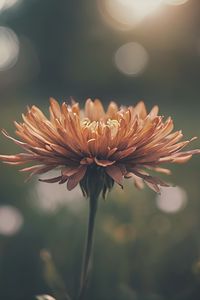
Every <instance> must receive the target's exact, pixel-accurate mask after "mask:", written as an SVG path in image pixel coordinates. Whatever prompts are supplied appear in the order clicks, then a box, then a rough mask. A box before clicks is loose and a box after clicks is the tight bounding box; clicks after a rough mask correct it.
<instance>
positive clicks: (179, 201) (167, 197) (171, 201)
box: [156, 186, 187, 213]
mask: <svg viewBox="0 0 200 300" xmlns="http://www.w3.org/2000/svg"><path fill="white" fill-rule="evenodd" d="M156 203H157V206H158V208H159V209H160V210H161V211H163V212H166V213H176V212H178V211H180V210H181V209H183V208H184V207H185V206H186V204H187V194H186V192H185V190H184V189H182V188H180V187H178V186H177V187H162V188H161V194H160V195H157V197H156Z"/></svg>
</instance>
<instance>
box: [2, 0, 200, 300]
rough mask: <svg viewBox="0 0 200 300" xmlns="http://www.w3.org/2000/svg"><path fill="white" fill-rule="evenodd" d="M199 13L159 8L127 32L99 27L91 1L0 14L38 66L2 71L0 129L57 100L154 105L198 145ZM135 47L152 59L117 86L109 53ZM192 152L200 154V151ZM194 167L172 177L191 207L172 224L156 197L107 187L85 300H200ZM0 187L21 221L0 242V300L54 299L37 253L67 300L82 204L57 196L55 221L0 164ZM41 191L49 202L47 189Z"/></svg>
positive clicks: (119, 77)
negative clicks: (45, 256) (49, 264)
mask: <svg viewBox="0 0 200 300" xmlns="http://www.w3.org/2000/svg"><path fill="white" fill-rule="evenodd" d="M199 9H200V3H199V1H197V0H196V1H195V0H190V1H189V2H188V3H187V5H185V6H184V5H183V6H180V7H167V8H166V9H165V11H163V12H160V15H159V14H158V15H157V16H155V17H154V18H153V17H152V18H151V19H147V20H146V21H145V22H143V23H142V24H141V25H140V26H138V27H137V28H135V29H134V30H130V31H127V32H122V31H118V30H115V29H113V28H111V27H109V26H108V25H107V24H105V23H104V22H103V20H102V18H101V17H100V14H99V12H98V9H97V3H96V1H93V0H86V1H80V2H79V3H77V2H76V1H65V0H59V1H53V0H48V1H47V0H46V1H45V0H43V1H39V0H35V1H33V0H32V1H31V0H29V1H23V2H22V3H21V4H20V5H19V6H16V7H13V8H11V9H10V10H6V11H3V12H0V25H1V26H8V27H10V28H12V29H13V30H14V32H15V33H16V34H17V36H18V37H19V40H20V42H21V43H22V45H25V46H26V45H30V42H31V43H32V44H31V45H32V46H33V49H34V51H35V52H36V54H37V59H38V60H37V61H38V62H39V70H38V71H37V72H36V73H34V76H33V73H32V69H31V68H24V67H23V66H24V65H23V64H22V65H18V62H17V64H16V66H14V67H13V68H11V69H9V70H6V71H4V72H2V71H0V96H1V97H0V102H1V109H0V127H4V128H6V129H7V130H8V131H9V132H13V124H12V121H13V120H15V119H18V120H19V119H20V114H21V112H22V111H24V110H25V106H26V105H31V104H37V105H40V106H41V107H43V108H44V109H45V110H46V111H47V106H48V101H47V99H48V97H49V96H54V97H56V98H58V99H60V100H63V99H66V98H67V99H69V97H70V96H73V97H75V98H78V99H80V101H81V102H82V101H83V100H84V99H85V98H86V97H101V98H102V100H103V101H104V103H105V104H106V103H107V102H108V100H113V99H116V100H117V102H118V103H120V104H130V103H134V102H135V101H137V100H139V99H141V98H144V100H145V102H146V103H147V105H148V107H150V106H151V105H152V104H155V103H156V104H159V106H160V107H161V114H164V115H166V116H168V115H171V116H172V117H173V118H174V119H175V125H176V129H179V128H183V132H184V133H185V135H186V136H187V137H191V136H194V135H197V136H199V135H200V129H199V128H200V126H199V125H200V124H199V109H200V104H199V101H198V100H199V96H200V89H199V75H200V68H199V66H200V56H199V55H200V54H199V53H198V45H199V20H200V18H199V11H200V10H199ZM132 40H137V41H138V42H140V43H142V44H143V45H144V46H145V47H146V49H147V50H148V52H149V55H150V64H149V66H148V68H147V69H146V71H145V72H144V73H143V74H141V75H140V76H138V77H126V76H125V75H123V74H121V73H120V72H119V71H118V70H117V69H116V67H115V65H114V63H113V54H114V52H115V51H116V50H117V48H119V47H120V46H121V45H122V44H124V43H127V42H129V41H132ZM24 41H26V43H25V44H24ZM27 41H29V42H28V43H27ZM24 51H25V50H24ZM27 51H28V50H27ZM25 53H27V54H26V55H27V58H28V59H27V60H25V62H26V63H27V62H29V57H30V58H31V59H30V61H31V60H32V59H33V58H34V56H29V55H32V54H30V53H32V52H23V51H22V52H21V54H20V55H21V59H22V60H23V58H24V57H25V56H26V55H25ZM33 61H34V60H33ZM34 63H35V61H34ZM34 72H35V71H34ZM195 146H196V147H199V141H197V142H194V147H195ZM14 151H17V147H15V146H13V145H12V144H10V143H9V141H5V139H4V138H3V137H0V152H1V153H13V152H14ZM199 166H200V162H199V159H198V157H195V158H194V159H193V160H192V161H191V162H189V163H188V164H187V165H184V166H176V167H173V175H172V176H171V178H170V179H169V180H170V181H171V182H173V183H174V184H175V185H178V186H181V187H183V188H184V190H185V191H186V193H187V197H188V199H187V205H186V206H185V207H184V208H182V209H181V210H179V211H177V212H176V213H174V214H169V213H166V212H164V211H161V210H159V208H158V207H157V204H156V203H157V202H156V195H155V194H154V193H153V192H151V191H149V190H148V189H147V188H145V190H143V191H137V190H136V189H135V187H134V186H133V183H132V182H131V181H130V182H128V183H126V184H125V187H124V190H123V191H122V190H120V188H119V187H115V188H114V189H113V191H112V192H111V193H110V194H109V196H108V199H107V200H106V201H105V202H104V201H103V200H102V199H101V200H100V207H99V211H98V217H97V226H96V237H95V251H94V266H93V267H94V268H93V271H92V276H91V282H90V288H89V290H88V292H87V299H95V300H102V299H103V300H110V299H116V300H122V299H123V300H169V299H170V300H193V299H198V298H199V294H200V235H199V231H200V201H199V199H200V189H199ZM0 178H1V182H0V195H1V197H0V209H1V206H2V205H10V206H14V207H16V208H17V209H18V210H19V212H20V213H21V215H22V217H23V222H24V223H23V225H22V227H21V228H20V230H19V231H18V232H16V233H15V234H13V235H5V234H3V233H2V234H0V299H5V300H31V299H35V296H36V295H47V294H48V295H52V297H55V294H54V291H53V289H51V286H49V283H48V280H46V279H47V276H45V274H44V265H43V262H42V260H41V258H40V253H41V251H42V249H47V251H49V252H50V253H51V256H52V260H53V262H54V264H55V266H56V269H57V272H58V273H59V274H60V275H59V276H61V277H62V278H63V281H64V282H65V284H66V288H67V291H69V294H70V295H74V294H75V292H76V291H77V286H78V282H79V273H80V267H81V258H82V250H83V245H84V237H85V224H86V219H87V213H88V203H87V200H85V199H81V202H78V200H80V199H78V198H80V194H79V193H78V192H77V196H76V197H75V199H73V201H70V205H69V201H68V200H69V199H70V194H69V193H68V192H67V190H66V193H65V192H64V193H61V196H60V197H61V198H62V199H63V201H62V202H59V205H58V207H57V208H56V209H55V210H48V209H46V210H45V209H44V207H42V206H40V205H39V203H40V199H37V197H38V195H40V193H38V192H37V183H36V182H35V181H32V182H30V183H27V184H24V183H23V179H24V178H23V176H22V175H21V174H18V173H17V171H16V168H12V167H8V166H5V165H1V167H0ZM44 186H45V188H44V189H46V195H47V198H48V186H46V185H45V184H44ZM49 197H50V195H49ZM65 198H66V201H65ZM76 198H77V199H76ZM41 202H42V199H41ZM80 203H82V204H80ZM73 206H74V207H75V208H73ZM76 206H77V207H79V206H80V208H79V209H77V207H76Z"/></svg>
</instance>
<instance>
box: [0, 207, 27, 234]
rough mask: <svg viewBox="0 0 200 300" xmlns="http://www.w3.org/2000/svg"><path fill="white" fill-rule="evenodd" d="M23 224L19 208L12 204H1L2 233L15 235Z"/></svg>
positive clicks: (0, 222)
mask: <svg viewBox="0 0 200 300" xmlns="http://www.w3.org/2000/svg"><path fill="white" fill-rule="evenodd" d="M22 225H23V217H22V215H21V213H20V212H19V210H18V209H17V208H15V207H13V206H10V205H2V206H0V234H3V235H14V234H15V233H17V232H18V231H19V230H20V228H21V226H22Z"/></svg>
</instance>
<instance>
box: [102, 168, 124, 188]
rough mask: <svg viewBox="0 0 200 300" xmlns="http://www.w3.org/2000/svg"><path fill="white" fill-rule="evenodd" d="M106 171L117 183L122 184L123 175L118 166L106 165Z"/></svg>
mask: <svg viewBox="0 0 200 300" xmlns="http://www.w3.org/2000/svg"><path fill="white" fill-rule="evenodd" d="M106 173H107V174H108V175H109V176H110V177H111V178H112V179H113V180H114V181H115V182H117V183H118V184H119V185H121V186H122V180H123V175H122V172H121V170H120V168H119V167H118V166H109V167H106Z"/></svg>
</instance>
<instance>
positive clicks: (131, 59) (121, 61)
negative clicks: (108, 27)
mask: <svg viewBox="0 0 200 300" xmlns="http://www.w3.org/2000/svg"><path fill="white" fill-rule="evenodd" d="M114 61H115V64H116V66H117V68H118V70H119V71H121V72H122V73H123V74H125V75H129V76H137V75H139V74H141V73H142V72H143V71H144V70H145V68H146V66H147V64H148V61H149V55H148V52H147V51H146V49H145V48H144V47H143V46H142V45H140V44H139V43H136V42H131V43H127V44H125V45H123V46H121V47H120V48H119V49H118V50H117V51H116V53H115V56H114Z"/></svg>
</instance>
